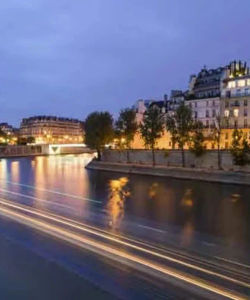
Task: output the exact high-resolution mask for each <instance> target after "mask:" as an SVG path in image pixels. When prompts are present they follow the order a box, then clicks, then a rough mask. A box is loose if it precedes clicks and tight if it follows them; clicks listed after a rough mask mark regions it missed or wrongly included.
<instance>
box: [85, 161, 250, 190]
mask: <svg viewBox="0 0 250 300" xmlns="http://www.w3.org/2000/svg"><path fill="white" fill-rule="evenodd" d="M86 168H87V169H89V170H101V171H108V172H119V173H126V174H140V175H150V176H161V177H171V178H176V179H190V180H200V181H207V182H217V183H228V184H241V185H249V186H250V173H248V172H240V171H224V170H211V169H210V170H208V169H207V170H205V169H196V168H182V167H166V166H161V165H157V166H155V167H153V166H152V165H151V166H150V165H140V164H126V163H111V162H102V161H97V160H93V161H91V162H90V163H89V164H88V165H87V166H86Z"/></svg>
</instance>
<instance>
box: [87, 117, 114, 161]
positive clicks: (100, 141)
mask: <svg viewBox="0 0 250 300" xmlns="http://www.w3.org/2000/svg"><path fill="white" fill-rule="evenodd" d="M84 128H85V143H86V145H87V146H89V147H90V148H91V149H95V150H97V153H98V159H99V160H100V159H101V150H102V149H103V148H104V146H105V145H106V144H109V143H110V142H112V140H113V137H114V130H113V118H112V116H111V114H110V113H109V112H93V113H91V114H90V115H88V117H87V119H86V121H85V126H84Z"/></svg>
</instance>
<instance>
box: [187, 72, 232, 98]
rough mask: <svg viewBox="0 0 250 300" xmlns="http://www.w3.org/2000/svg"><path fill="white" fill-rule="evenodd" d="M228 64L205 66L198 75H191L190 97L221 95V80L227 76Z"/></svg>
mask: <svg viewBox="0 0 250 300" xmlns="http://www.w3.org/2000/svg"><path fill="white" fill-rule="evenodd" d="M227 68H228V67H227V66H225V67H219V68H217V69H207V68H206V66H204V68H203V69H201V71H200V72H199V73H198V75H191V76H190V80H189V92H188V97H189V99H204V98H215V97H220V94H221V82H222V81H223V79H224V78H225V76H226V71H227Z"/></svg>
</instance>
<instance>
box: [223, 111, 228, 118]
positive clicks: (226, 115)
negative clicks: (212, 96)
mask: <svg viewBox="0 0 250 300" xmlns="http://www.w3.org/2000/svg"><path fill="white" fill-rule="evenodd" d="M224 115H225V117H226V118H228V117H229V110H228V109H226V110H225V112H224Z"/></svg>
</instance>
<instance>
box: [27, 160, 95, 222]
mask: <svg viewBox="0 0 250 300" xmlns="http://www.w3.org/2000/svg"><path fill="white" fill-rule="evenodd" d="M89 159H91V157H89V156H88V157H86V156H85V155H82V156H74V155H67V156H48V157H36V158H35V159H34V161H33V162H32V168H33V169H34V178H33V181H34V186H35V188H37V189H35V190H34V191H35V197H36V198H37V199H44V198H45V199H46V200H52V202H53V201H54V202H57V203H60V204H63V205H66V206H69V207H70V208H71V210H74V212H75V214H76V215H78V216H82V217H84V216H85V217H87V216H88V213H89V202H88V201H84V199H83V200H81V199H76V198H75V197H74V196H79V197H81V196H82V197H86V196H88V194H89V179H88V174H87V172H83V169H84V165H85V164H86V160H89ZM45 189H50V190H54V191H60V192H62V193H67V194H69V195H72V197H70V196H63V195H61V196H58V195H57V197H56V199H55V195H53V194H49V193H45V192H44V190H45ZM33 205H34V206H35V207H36V208H39V209H41V208H42V209H49V208H50V206H51V205H50V204H49V203H46V202H41V201H35V202H34V203H33Z"/></svg>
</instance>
